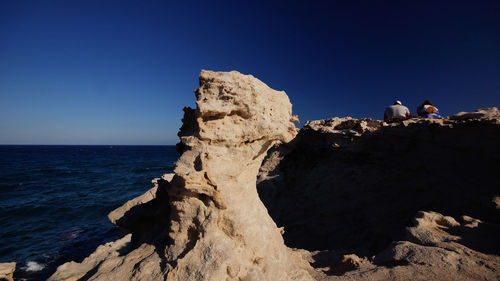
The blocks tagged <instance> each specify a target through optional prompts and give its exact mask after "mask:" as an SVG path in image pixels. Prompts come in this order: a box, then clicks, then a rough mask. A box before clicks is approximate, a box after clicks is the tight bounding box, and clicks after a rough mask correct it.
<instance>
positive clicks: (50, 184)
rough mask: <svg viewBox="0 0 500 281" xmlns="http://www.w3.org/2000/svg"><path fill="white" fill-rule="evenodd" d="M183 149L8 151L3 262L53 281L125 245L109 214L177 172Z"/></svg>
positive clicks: (0, 190) (0, 162)
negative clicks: (61, 271) (62, 269)
mask: <svg viewBox="0 0 500 281" xmlns="http://www.w3.org/2000/svg"><path fill="white" fill-rule="evenodd" d="M178 156H179V155H178V154H177V153H176V152H175V146H0V262H11V261H15V262H17V263H18V264H17V269H18V270H17V271H16V275H15V276H16V277H17V278H18V279H26V280H45V279H46V278H47V277H48V276H50V274H51V273H53V272H54V270H55V268H56V267H57V266H58V265H60V264H62V263H64V262H66V261H69V260H78V261H81V260H82V259H83V258H84V257H86V256H87V255H88V254H90V253H91V252H92V251H93V250H94V249H95V248H96V246H98V245H100V244H102V243H105V242H107V241H111V240H114V239H116V238H117V235H118V234H117V233H116V232H115V229H114V227H113V225H112V224H111V223H110V222H109V221H108V219H107V217H106V216H107V214H108V213H109V212H110V211H112V210H113V209H115V208H116V207H119V206H120V205H122V204H123V203H125V202H126V201H127V200H130V199H132V198H134V197H136V196H138V195H140V194H142V193H144V192H145V191H146V190H148V189H149V188H151V187H152V184H151V180H152V179H153V178H157V177H160V176H161V175H162V174H165V173H171V172H172V168H173V164H174V162H175V161H176V160H177V158H178Z"/></svg>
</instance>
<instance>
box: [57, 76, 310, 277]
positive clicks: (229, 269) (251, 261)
mask: <svg viewBox="0 0 500 281" xmlns="http://www.w3.org/2000/svg"><path fill="white" fill-rule="evenodd" d="M199 79H200V87H199V89H198V90H196V91H195V93H196V99H197V101H196V105H197V107H196V109H191V108H185V109H184V111H185V115H184V118H183V125H182V127H181V130H180V132H179V137H180V138H181V143H180V144H179V145H178V147H177V148H178V150H179V152H180V153H182V155H181V157H180V159H179V160H178V161H177V163H176V167H175V170H174V172H175V175H174V176H173V178H172V179H171V180H169V179H168V178H166V177H164V178H163V179H159V180H156V181H154V183H155V187H153V189H152V190H150V191H148V192H147V193H146V194H144V195H143V196H141V197H139V198H137V199H133V200H131V201H129V202H128V203H127V204H125V205H124V206H123V207H121V208H119V209H117V210H115V211H114V212H112V213H111V214H110V215H109V217H110V220H111V221H113V222H114V223H115V224H116V225H118V226H119V227H121V228H123V229H126V230H128V231H130V232H131V235H128V236H125V237H123V238H122V239H120V240H118V241H116V242H112V243H108V244H106V245H103V246H100V247H99V248H98V249H97V250H96V252H95V253H94V254H92V255H91V256H89V257H88V258H87V259H85V260H84V261H83V262H82V263H74V262H72V263H66V264H64V265H62V266H60V267H59V268H58V270H57V272H56V273H54V274H53V275H52V276H51V278H50V279H49V280H79V279H82V280H256V281H257V280H258V281H262V280H313V279H312V278H311V277H310V275H309V273H308V271H307V270H311V268H310V266H309V263H308V262H307V261H305V260H304V259H303V258H302V255H301V252H299V251H294V250H292V249H290V248H288V247H286V246H285V244H284V241H283V238H282V235H281V231H280V229H278V227H277V226H276V224H275V223H274V221H273V220H272V219H271V218H270V216H269V215H268V213H267V210H266V208H265V207H264V205H263V203H262V202H261V201H260V199H259V196H258V193H257V190H256V180H255V179H256V175H257V173H258V171H259V167H260V165H261V162H262V159H263V158H264V157H265V156H266V152H267V150H268V149H269V148H270V147H272V146H273V145H274V144H276V143H279V142H288V141H290V140H291V139H293V138H294V137H295V135H296V129H295V126H294V125H293V123H292V121H296V117H294V116H292V115H291V113H292V105H291V104H290V101H289V100H288V97H287V96H286V94H285V93H284V92H280V91H275V90H273V89H270V88H269V87H267V86H266V85H265V84H264V83H262V82H261V81H259V80H258V79H256V78H254V77H253V76H251V75H242V74H240V73H238V72H235V71H232V72H212V71H202V72H201V73H200V77H199Z"/></svg>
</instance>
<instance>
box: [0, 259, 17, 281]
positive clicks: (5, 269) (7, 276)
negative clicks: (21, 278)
mask: <svg viewBox="0 0 500 281" xmlns="http://www.w3.org/2000/svg"><path fill="white" fill-rule="evenodd" d="M15 270H16V263H15V262H5V263H0V280H6V281H14V278H13V275H14V271H15Z"/></svg>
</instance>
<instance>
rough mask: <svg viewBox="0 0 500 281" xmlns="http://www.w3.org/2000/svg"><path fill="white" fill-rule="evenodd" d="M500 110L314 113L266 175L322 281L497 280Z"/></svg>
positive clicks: (289, 238)
mask: <svg viewBox="0 0 500 281" xmlns="http://www.w3.org/2000/svg"><path fill="white" fill-rule="evenodd" d="M499 141H500V114H499V111H498V109H496V108H490V109H484V110H479V111H477V112H474V113H460V114H457V115H455V116H451V117H449V118H445V119H420V118H415V119H410V120H406V121H403V122H395V123H385V122H382V121H377V120H371V119H361V120H358V119H352V118H332V119H328V120H319V121H310V122H307V123H306V124H305V126H304V128H302V129H301V131H300V133H299V134H298V136H297V137H296V138H295V139H294V140H293V141H292V142H291V143H288V144H282V145H280V146H276V147H275V148H273V149H271V150H270V151H269V153H268V156H267V158H266V159H265V160H264V162H263V165H262V167H261V170H260V173H259V177H258V189H259V193H260V195H261V198H262V200H263V201H264V203H265V205H266V207H267V208H268V210H269V213H270V214H271V216H272V217H273V219H274V220H275V221H276V222H277V224H278V226H282V227H284V230H285V233H284V238H285V243H286V244H287V245H288V246H291V247H296V248H302V249H307V250H308V251H310V252H311V257H310V259H309V261H310V262H311V264H312V265H313V267H315V269H316V270H315V271H314V273H312V274H313V276H314V277H315V278H316V279H318V280H337V279H342V280H344V279H346V280H350V279H352V280H498V278H500V274H499V270H500V259H499V254H500V241H499V240H498V239H497V237H500V224H499V223H500V221H499V220H500V217H499V207H500V206H499V199H500V198H499V197H498V196H499V193H500V184H499V182H498V174H497V171H500V146H499V145H498V143H499Z"/></svg>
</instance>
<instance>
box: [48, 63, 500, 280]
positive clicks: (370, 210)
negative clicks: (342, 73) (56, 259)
mask: <svg viewBox="0 0 500 281" xmlns="http://www.w3.org/2000/svg"><path fill="white" fill-rule="evenodd" d="M196 98H197V108H196V109H191V108H185V109H184V111H185V115H184V119H183V126H182V128H181V130H180V132H179V137H180V138H181V143H180V144H179V145H178V150H179V151H180V152H181V153H182V155H181V158H180V159H179V161H178V162H177V164H176V168H175V170H174V172H175V174H172V175H165V176H164V177H162V178H160V179H156V180H154V181H153V183H154V187H153V188H152V189H151V190H149V191H148V192H146V193H145V194H144V195H142V196H140V197H138V198H135V199H133V200H131V201H129V202H127V203H126V204H125V205H123V206H122V207H120V208H118V209H117V210H115V211H113V212H112V213H110V214H109V218H110V220H111V222H113V223H114V224H115V225H117V227H119V228H120V229H122V230H123V231H124V232H125V233H129V234H127V235H125V236H124V237H123V238H121V239H120V240H117V241H115V242H111V243H108V244H106V245H102V246H100V247H99V248H98V249H96V251H95V252H94V253H93V254H92V255H91V256H89V257H88V258H86V259H85V260H84V261H83V262H81V263H75V262H69V263H66V264H63V265H62V266H60V267H59V268H58V269H57V271H56V272H55V273H54V274H53V275H52V276H51V278H50V279H49V280H256V281H257V280H258V281H261V280H273V281H274V280H314V279H315V280H471V279H472V280H498V279H500V274H499V271H500V258H499V254H500V245H499V241H498V239H497V237H500V235H499V234H500V233H499V229H500V228H499V223H500V221H499V220H500V217H499V216H498V212H499V205H500V197H499V195H500V194H499V191H500V188H499V187H500V186H499V184H498V176H497V171H499V168H500V165H499V163H500V146H498V143H499V140H500V114H499V112H498V109H496V108H491V109H485V110H482V111H478V112H474V113H461V114H458V115H455V116H452V117H450V118H445V119H411V120H406V121H403V122H398V123H389V124H388V123H384V122H381V121H377V120H371V119H361V120H357V119H352V118H333V119H328V120H320V121H311V122H307V123H306V125H305V126H304V127H303V128H302V129H301V130H300V132H299V133H298V135H296V134H297V131H296V129H294V126H293V124H292V123H291V121H297V118H296V117H295V116H293V115H292V114H291V104H290V102H289V101H288V98H287V96H286V94H285V93H284V92H278V91H275V90H272V89H270V88H269V87H267V86H266V85H265V84H264V83H262V82H261V81H259V80H257V79H255V78H254V77H252V76H250V75H242V74H240V73H238V72H229V73H218V72H210V71H202V73H201V74H200V88H199V89H198V90H197V91H196ZM256 179H257V180H256ZM257 190H258V193H257Z"/></svg>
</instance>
